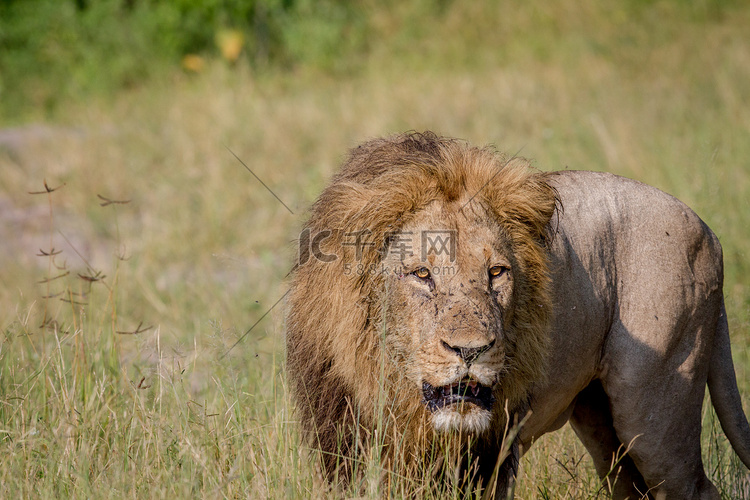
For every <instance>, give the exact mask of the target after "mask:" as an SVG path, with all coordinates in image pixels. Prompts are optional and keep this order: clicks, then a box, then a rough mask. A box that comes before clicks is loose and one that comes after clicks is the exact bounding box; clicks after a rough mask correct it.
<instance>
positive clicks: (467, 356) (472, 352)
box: [442, 340, 495, 365]
mask: <svg viewBox="0 0 750 500" xmlns="http://www.w3.org/2000/svg"><path fill="white" fill-rule="evenodd" d="M442 342H443V347H445V348H446V349H448V350H449V351H453V352H455V353H456V354H458V357H459V358H461V359H463V360H464V362H466V364H467V365H470V364H472V363H473V362H474V360H475V359H477V358H478V357H479V356H481V355H482V354H483V353H485V352H487V351H489V350H490V349H491V348H492V346H493V345H495V341H494V340H493V341H492V342H490V343H489V344H485V345H482V346H479V347H463V346H454V345H450V344H449V343H448V342H446V341H444V340H443V341H442Z"/></svg>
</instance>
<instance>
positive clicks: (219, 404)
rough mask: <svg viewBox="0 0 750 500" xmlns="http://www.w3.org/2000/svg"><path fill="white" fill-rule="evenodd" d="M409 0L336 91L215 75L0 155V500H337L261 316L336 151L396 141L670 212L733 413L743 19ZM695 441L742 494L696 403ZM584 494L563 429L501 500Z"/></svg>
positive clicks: (279, 346)
mask: <svg viewBox="0 0 750 500" xmlns="http://www.w3.org/2000/svg"><path fill="white" fill-rule="evenodd" d="M429 5H431V4H430V3H429V2H416V3H415V4H414V5H412V6H402V7H399V8H397V9H396V10H394V11H393V12H390V13H389V12H386V11H383V10H376V9H373V8H372V7H371V9H373V10H371V11H370V12H369V19H370V20H369V22H370V23H371V28H370V29H371V30H373V33H375V35H377V36H376V37H374V38H373V39H372V41H370V42H369V43H368V44H366V52H365V53H363V54H361V57H360V58H359V59H357V60H352V61H350V62H351V64H349V65H348V66H347V67H348V68H350V69H349V70H347V71H345V72H336V71H334V72H333V73H331V72H330V71H320V70H317V69H315V68H314V67H312V66H300V67H297V68H296V69H294V70H291V71H286V70H278V69H272V68H271V69H268V70H267V71H265V72H263V73H258V72H256V71H255V70H254V69H252V68H250V67H249V66H247V65H245V64H243V63H240V64H238V65H237V66H235V67H229V66H228V65H226V64H224V63H222V62H220V61H215V62H213V63H210V64H209V66H208V68H207V69H206V70H205V71H204V72H203V73H202V74H199V75H188V74H184V73H182V72H180V71H179V70H175V71H174V72H173V73H172V76H171V77H170V79H169V81H168V82H167V83H165V82H164V81H153V82H150V83H144V84H142V85H137V86H134V87H133V88H131V89H129V90H125V91H122V92H120V93H118V94H117V96H116V97H115V98H114V99H112V100H101V99H98V98H92V99H90V100H88V101H84V100H77V101H71V102H69V103H67V104H65V106H64V107H63V108H61V110H60V111H59V113H57V114H56V116H57V118H56V119H55V121H54V122H50V123H46V124H42V125H41V127H36V128H32V127H30V128H27V129H25V131H23V133H22V134H20V135H19V136H18V137H17V138H15V139H13V140H9V139H7V136H4V135H0V172H2V175H0V241H2V245H1V246H0V284H2V287H0V311H2V313H3V315H2V317H0V328H1V329H2V330H1V331H2V335H0V342H1V343H0V497H3V498H5V497H8V498H10V497H19V496H20V497H55V498H110V497H111V498H162V497H169V498H191V497H210V498H223V497H228V498H244V497H253V498H284V497H286V498H298V497H306V498H319V497H321V496H334V497H336V496H340V495H339V493H336V492H330V491H329V490H328V487H327V486H326V484H325V482H324V481H323V480H322V479H321V477H320V474H319V471H318V470H317V469H316V468H315V467H314V466H313V459H311V458H310V454H309V450H307V449H306V447H305V446H303V445H302V444H300V442H299V438H298V435H297V430H296V427H295V425H294V418H295V417H294V413H293V411H292V408H291V405H290V403H289V402H288V400H287V398H286V390H285V377H284V373H283V356H284V354H283V314H282V305H281V304H278V305H276V304H277V301H279V299H281V297H282V296H283V294H284V292H285V291H286V288H285V282H284V277H285V275H286V273H287V271H288V269H289V268H290V266H291V262H292V261H293V259H294V255H295V247H294V243H293V240H294V238H295V234H296V231H297V230H298V228H299V227H300V226H301V223H302V221H303V219H304V217H305V211H306V208H307V207H308V206H309V204H310V203H311V202H312V201H313V200H314V199H315V196H316V195H317V194H318V193H319V192H320V190H321V189H322V187H323V186H324V185H325V183H326V181H327V179H328V178H329V177H330V176H331V175H332V173H333V172H334V171H335V170H336V167H337V165H338V164H339V163H340V161H341V159H342V157H343V155H344V154H345V151H346V149H347V148H348V147H351V146H353V145H355V144H356V143H358V142H360V141H362V140H364V139H366V138H369V137H373V136H377V135H383V134H388V133H391V132H398V131H403V130H407V129H416V130H423V129H433V130H436V131H438V132H440V133H444V134H448V135H453V136H458V137H462V138H465V139H468V140H470V141H472V142H474V143H479V144H483V143H490V142H491V143H495V144H496V145H497V146H498V147H499V148H501V149H503V150H506V151H509V152H511V153H515V152H516V151H519V150H520V154H521V155H523V156H526V157H529V158H532V159H533V160H534V162H535V165H536V166H538V167H539V168H541V169H545V170H553V169H562V168H568V167H569V168H581V169H592V170H606V171H610V172H614V173H618V174H622V175H626V176H629V177H632V178H636V179H638V180H641V181H644V182H647V183H650V184H653V185H656V186H657V187H659V188H661V189H664V190H665V191H667V192H669V193H671V194H673V195H675V196H677V197H678V198H680V199H682V200H683V201H685V202H687V203H688V204H689V205H690V206H691V207H693V208H694V209H695V210H696V212H697V213H698V214H699V215H700V216H701V217H702V218H703V219H704V220H705V221H706V222H707V223H708V224H709V225H710V226H711V227H712V228H713V229H714V231H715V232H716V233H717V234H718V235H719V237H720V239H721V241H722V244H723V246H724V253H725V265H726V283H725V293H726V297H727V308H728V315H729V321H730V327H731V331H732V340H733V349H734V355H735V363H736V370H737V378H738V381H739V383H740V387H741V392H742V393H743V395H744V396H745V399H744V400H745V408H746V411H748V410H750V408H749V407H748V398H749V397H750V383H749V382H748V381H750V348H748V345H750V284H749V283H748V279H747V277H748V275H750V259H749V258H748V254H747V251H746V249H747V248H748V247H749V246H750V230H749V229H748V228H750V201H748V200H750V163H748V158H750V107H748V105H747V103H749V102H750V40H748V38H747V36H746V28H747V25H748V23H749V22H750V8H748V7H745V6H742V5H739V4H738V5H732V4H726V3H722V2H715V3H712V2H703V3H701V2H698V3H695V4H692V5H691V6H685V5H682V4H681V3H677V2H666V1H662V2H632V3H629V4H628V5H627V6H622V5H621V4H620V3H618V2H605V3H604V4H600V3H598V2H594V1H584V2H564V3H562V4H560V5H557V6H552V5H549V4H548V3H546V2H541V1H540V2H533V1H532V2H527V3H524V4H523V5H517V6H509V5H506V4H499V6H498V7H487V6H484V7H479V3H476V2H475V3H458V2H456V3H450V2H447V3H442V4H441V5H442V8H441V10H439V11H435V12H432V13H430V14H428V15H421V16H420V14H424V8H425V6H429ZM420 9H422V10H420ZM352 50H353V49H352ZM348 57H352V58H355V55H349V56H348ZM351 68H354V69H351ZM4 138H5V139H4ZM228 149H231V151H232V152H234V153H236V154H237V156H239V157H240V158H241V159H242V160H243V161H244V162H245V163H246V164H247V166H248V167H249V168H250V169H252V171H253V172H254V173H255V174H256V175H257V176H258V177H259V178H260V179H262V180H263V182H264V183H265V184H266V185H268V187H270V188H271V189H272V190H273V192H274V193H275V194H276V196H278V198H280V199H281V200H282V201H283V202H284V203H285V204H286V205H287V206H288V207H289V209H290V210H291V212H293V213H290V212H289V211H288V210H287V209H286V208H285V207H284V206H283V205H282V204H281V203H279V202H278V201H277V200H276V199H275V198H274V197H273V196H272V195H271V194H270V193H269V192H268V191H267V190H266V189H265V188H264V187H263V186H262V185H261V184H260V183H259V182H258V181H257V180H256V179H255V178H254V177H253V176H252V175H251V174H250V173H249V172H248V171H247V170H245V168H244V167H243V166H242V165H241V164H240V163H239V162H238V161H237V160H236V159H235V158H234V156H233V155H232V153H230V151H229V150H228ZM45 180H46V183H47V185H48V186H49V187H50V188H55V187H57V186H62V187H60V188H59V189H58V190H56V191H54V192H52V193H50V194H38V195H31V194H28V193H29V192H30V191H32V192H34V191H43V190H44V182H45ZM98 195H101V196H103V197H105V198H107V199H110V200H119V201H125V200H129V203H127V204H110V205H108V206H101V203H103V200H102V199H101V198H99V197H98ZM52 248H54V249H55V250H56V251H57V250H61V251H62V253H61V254H59V255H56V256H54V258H50V257H49V256H41V257H40V256H37V254H38V253H39V252H40V249H42V250H45V251H47V252H49V251H50V250H51V249H52ZM65 272H69V274H67V275H65V276H63V277H60V278H58V279H55V280H52V281H49V282H48V283H46V282H45V283H41V282H42V281H44V280H46V279H47V278H51V277H54V276H57V275H60V274H63V273H65ZM87 278H88V279H87ZM91 279H96V281H91ZM56 294H60V295H56ZM45 296H51V297H49V298H44V297H45ZM274 306H275V307H274ZM269 310H270V312H269V313H268V315H266V316H265V317H263V315H264V314H265V313H266V312H267V311H269ZM262 317H263V319H262V321H260V322H259V323H258V324H257V325H256V326H255V327H254V328H252V330H250V327H251V326H253V325H254V324H255V323H256V322H257V321H258V320H260V319H261V318H262ZM139 325H140V328H141V329H142V330H143V331H142V332H141V333H137V334H132V333H118V332H135V331H137V329H138V328H139ZM149 327H150V328H149ZM248 330H250V331H249V332H248ZM246 332H248V333H247V334H246ZM240 339H241V342H240V343H239V344H238V345H237V346H236V347H234V348H233V349H231V350H230V347H231V346H232V345H233V344H235V342H237V341H238V340H240ZM704 430H705V432H704V435H705V436H704V456H705V459H706V469H707V471H709V474H710V475H711V477H712V478H713V480H714V481H715V482H716V483H717V485H718V486H719V488H720V489H721V491H722V492H723V494H724V496H725V498H732V499H737V498H739V499H742V498H750V482H749V481H750V480H749V479H748V473H747V471H746V470H745V469H744V468H743V466H742V465H741V464H739V463H738V462H737V460H736V457H735V456H734V455H733V453H732V452H731V450H730V449H729V448H728V445H727V443H726V439H725V438H724V436H723V434H722V433H721V431H720V429H719V428H718V426H717V425H716V424H715V422H714V419H713V417H712V411H710V410H708V409H706V426H705V429H704ZM370 465H371V466H373V465H372V464H370ZM373 467H374V469H373V470H374V471H375V472H374V473H373V474H375V476H377V466H373ZM397 491H398V490H397ZM350 493H352V494H353V493H354V492H350ZM597 495H600V493H599V484H598V481H597V479H596V475H595V473H594V471H593V467H592V465H591V462H590V460H589V458H588V457H587V456H586V454H585V450H584V449H583V447H582V445H581V444H580V443H578V442H577V441H576V440H575V438H574V436H573V434H572V432H571V431H570V430H569V429H567V428H566V429H564V430H563V431H561V432H558V433H555V434H552V435H549V436H546V437H545V438H543V439H542V440H541V441H540V442H539V443H537V444H536V445H535V448H533V449H532V451H531V452H530V453H529V454H528V455H527V456H526V457H525V458H524V461H523V463H522V475H521V478H520V481H519V486H518V490H517V497H518V498H523V499H526V498H529V499H530V498H553V499H556V498H575V499H578V498H597ZM427 496H429V494H427Z"/></svg>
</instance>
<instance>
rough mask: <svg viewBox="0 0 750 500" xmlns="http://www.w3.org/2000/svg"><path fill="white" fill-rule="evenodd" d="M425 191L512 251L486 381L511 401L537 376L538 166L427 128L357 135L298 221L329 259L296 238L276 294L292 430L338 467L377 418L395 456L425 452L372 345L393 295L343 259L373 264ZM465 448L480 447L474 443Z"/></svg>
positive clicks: (401, 394) (384, 330)
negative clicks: (285, 290)
mask: <svg viewBox="0 0 750 500" xmlns="http://www.w3.org/2000/svg"><path fill="white" fill-rule="evenodd" d="M436 202H437V203H439V204H442V205H445V206H449V205H450V206H457V207H463V206H467V205H468V206H470V207H475V208H476V209H477V210H480V211H482V213H486V214H487V215H488V216H489V217H491V218H492V219H493V223H496V224H498V225H499V226H500V227H501V228H502V231H503V232H504V233H505V234H506V235H507V236H508V239H509V241H510V245H511V247H512V252H513V253H514V255H515V256H516V258H517V261H518V265H519V272H518V273H517V276H518V277H517V278H516V280H517V283H516V285H515V286H516V290H515V293H514V300H515V306H514V309H513V310H514V313H513V318H512V325H510V328H511V329H513V330H514V332H515V334H514V338H516V339H517V342H516V344H515V346H512V347H508V349H513V351H512V353H511V354H512V356H509V358H508V359H509V362H510V363H512V365H513V366H512V367H511V369H510V370H509V372H510V373H512V376H509V377H505V378H504V379H503V380H502V383H501V384H500V385H499V386H498V387H497V388H496V390H495V391H496V395H497V397H498V399H500V400H502V401H505V400H507V401H508V404H509V407H510V408H511V409H513V408H514V407H516V406H518V405H519V404H520V403H522V402H523V401H524V399H525V398H526V395H527V392H528V390H529V387H530V386H531V385H532V384H533V383H534V382H535V381H538V380H539V379H541V378H542V377H543V376H544V372H545V367H546V363H545V360H546V355H547V349H548V339H547V336H548V326H549V321H550V318H549V315H550V309H551V307H550V300H549V293H548V279H549V278H548V269H547V253H546V248H545V246H546V243H547V241H546V239H547V238H548V236H549V235H548V234H546V232H545V231H546V226H547V224H548V222H549V220H550V217H551V216H552V214H553V212H554V210H555V207H556V193H555V191H554V189H553V188H551V187H550V186H549V185H548V184H547V183H546V182H545V174H542V173H540V172H537V171H535V170H533V169H531V168H530V167H529V166H528V164H527V163H526V162H525V161H524V160H521V159H517V158H507V157H505V156H503V155H501V154H499V153H497V152H495V151H493V150H491V149H488V148H484V149H479V148H474V147H470V146H468V145H466V144H465V143H463V142H461V141H457V140H453V139H445V138H440V137H437V136H435V135H433V134H430V133H427V134H408V135H399V136H394V137H390V138H387V139H378V140H373V141H371V142H368V143H366V144H364V145H362V146H359V147H358V148H356V149H353V150H352V151H351V152H350V154H349V157H348V159H347V160H346V161H345V163H344V165H343V168H342V170H341V171H340V173H339V174H338V175H337V176H336V177H335V178H334V179H333V181H332V183H331V184H330V185H329V186H328V188H326V190H325V191H324V192H323V193H322V194H321V196H320V197H319V199H318V200H317V201H316V202H315V204H314V205H313V207H312V210H311V214H310V218H309V220H308V222H307V223H306V225H305V226H304V228H303V232H304V231H308V233H307V234H309V235H312V236H314V235H316V234H325V235H326V237H325V238H324V239H322V240H321V241H320V250H321V251H322V252H323V253H324V254H326V255H335V256H336V259H335V260H334V261H332V262H323V261H321V260H319V259H316V258H314V256H313V255H311V254H309V253H306V252H309V249H307V248H302V250H301V255H300V259H301V260H300V262H301V263H300V264H298V265H297V266H295V269H294V270H293V272H292V274H291V276H292V278H291V291H290V294H289V297H288V304H287V305H288V315H287V370H288V373H289V378H290V382H291V389H292V394H293V397H294V399H295V400H296V403H297V408H298V412H299V418H300V420H301V423H302V429H303V432H304V434H305V436H306V438H307V439H308V441H309V442H310V443H311V444H313V445H314V446H315V447H317V448H319V449H320V450H322V452H323V458H324V462H325V465H326V469H327V470H328V471H329V472H332V471H333V470H334V469H336V467H337V464H343V465H344V466H345V469H346V468H347V467H350V466H351V465H350V464H349V465H347V464H348V461H347V458H351V457H354V456H357V454H358V451H357V449H355V448H358V447H360V446H362V443H364V442H366V440H367V439H368V438H369V437H372V436H373V431H374V430H375V429H376V428H378V427H381V429H380V431H379V433H380V434H379V436H380V437H381V438H383V439H384V441H383V442H384V443H385V444H386V445H388V444H389V443H391V444H393V443H398V444H399V446H398V447H397V448H398V450H399V452H400V459H402V460H405V461H406V462H407V463H408V462H409V461H410V460H416V459H418V458H419V457H420V456H421V455H422V454H423V453H425V452H427V445H426V443H429V442H430V441H431V439H432V435H431V432H430V430H429V426H428V425H426V421H427V416H426V410H425V406H424V404H422V402H421V400H420V394H419V391H418V389H417V388H416V387H415V386H414V384H409V383H408V382H407V381H406V380H404V377H403V376H402V375H401V373H402V369H403V367H402V366H399V361H398V360H393V359H389V357H388V355H387V354H385V353H384V351H383V349H382V347H383V344H382V339H383V338H384V336H386V335H389V333H390V332H389V331H388V328H389V327H388V326H387V325H385V323H384V322H383V317H384V315H385V313H386V312H387V311H384V308H395V309H396V311H397V312H398V308H399V307H401V305H400V304H398V303H395V304H394V303H389V302H388V293H387V291H386V290H385V289H384V278H383V276H382V275H381V274H379V273H375V274H370V273H367V272H365V273H353V272H351V269H352V267H351V266H359V265H361V266H363V267H364V269H369V268H370V266H377V265H378V264H379V263H380V262H381V259H382V255H383V250H384V248H385V247H386V246H387V244H388V241H387V239H388V236H389V235H390V234H393V232H395V231H398V230H399V229H400V228H402V227H404V225H406V224H408V223H409V222H410V221H411V220H412V219H413V218H414V217H415V214H417V213H419V212H420V211H421V210H423V209H424V208H425V207H427V206H429V205H430V204H434V203H436ZM327 231H330V234H329V233H324V232H327ZM361 231H367V232H368V233H367V234H368V238H369V239H368V242H369V243H373V244H372V245H369V244H368V245H363V246H361V247H359V248H357V247H355V246H352V245H350V244H348V240H347V237H350V236H351V235H352V234H355V233H358V232H361ZM358 252H361V255H357V254H358ZM495 407H496V409H495V410H494V412H495V420H496V422H495V424H494V425H495V428H493V432H494V433H495V434H502V432H503V424H504V422H503V411H502V409H503V405H502V404H497V405H495ZM492 440H493V441H497V440H498V436H497V435H494V436H492ZM404 444H406V445H404ZM493 446H494V445H493ZM386 448H389V447H388V446H386ZM477 449H478V450H480V451H479V452H478V453H481V449H483V448H482V446H481V445H480V446H478V448H477ZM493 449H494V448H493ZM493 453H495V455H494V456H492V457H491V461H492V464H494V461H495V460H496V458H497V454H496V451H495V452H493ZM390 456H391V457H392V458H393V453H392V450H391V455H390ZM342 457H343V458H344V459H343V460H342ZM344 473H345V474H347V473H348V470H345V471H344Z"/></svg>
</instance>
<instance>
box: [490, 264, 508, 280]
mask: <svg viewBox="0 0 750 500" xmlns="http://www.w3.org/2000/svg"><path fill="white" fill-rule="evenodd" d="M506 272H508V268H507V267H505V266H492V267H491V268H490V271H489V273H490V278H496V277H498V276H501V275H503V274H505V273H506Z"/></svg>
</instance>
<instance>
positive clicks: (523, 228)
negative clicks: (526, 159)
mask: <svg viewBox="0 0 750 500" xmlns="http://www.w3.org/2000/svg"><path fill="white" fill-rule="evenodd" d="M519 173H520V175H518V174H519ZM513 174H516V175H513ZM547 177H548V174H545V173H542V172H535V173H529V172H528V171H525V172H519V171H518V170H516V171H515V172H512V173H511V175H509V176H508V177H507V178H506V179H503V180H506V181H509V182H507V183H506V184H505V185H498V186H495V189H493V190H492V191H491V192H490V193H488V201H489V202H490V205H491V206H492V208H493V210H494V211H495V214H496V216H497V217H498V219H499V220H500V221H503V222H504V223H505V224H507V225H509V226H510V227H513V228H515V229H514V232H515V231H516V230H517V231H520V232H522V233H524V234H525V235H526V237H527V238H528V237H529V236H531V238H532V239H534V240H535V241H538V242H540V243H542V244H543V245H546V244H548V243H549V241H551V237H552V235H553V234H554V228H551V227H550V221H551V220H552V218H553V216H554V215H555V211H556V209H557V208H558V206H559V198H558V196H557V190H556V189H555V188H554V187H552V186H551V185H550V184H549V183H548V182H547ZM552 225H554V223H553V224H552Z"/></svg>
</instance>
